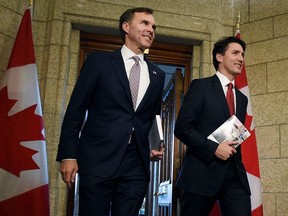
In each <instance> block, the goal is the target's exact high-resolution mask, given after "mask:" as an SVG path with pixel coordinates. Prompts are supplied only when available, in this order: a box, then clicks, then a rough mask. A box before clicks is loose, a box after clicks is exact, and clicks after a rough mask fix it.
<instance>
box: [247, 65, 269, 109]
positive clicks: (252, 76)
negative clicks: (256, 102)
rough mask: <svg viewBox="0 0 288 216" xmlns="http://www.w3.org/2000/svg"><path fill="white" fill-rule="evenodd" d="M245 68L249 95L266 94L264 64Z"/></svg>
mask: <svg viewBox="0 0 288 216" xmlns="http://www.w3.org/2000/svg"><path fill="white" fill-rule="evenodd" d="M245 68H246V75H247V82H248V87H249V91H250V95H256V94H265V93H267V72H266V71H267V66H266V64H258V65H251V66H247V67H245ZM252 110H253V104H252Z"/></svg>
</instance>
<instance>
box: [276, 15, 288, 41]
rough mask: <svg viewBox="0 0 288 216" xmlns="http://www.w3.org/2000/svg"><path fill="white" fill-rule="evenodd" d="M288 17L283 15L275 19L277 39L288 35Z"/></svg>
mask: <svg viewBox="0 0 288 216" xmlns="http://www.w3.org/2000/svg"><path fill="white" fill-rule="evenodd" d="M287 25H288V15H287V14H283V15H280V16H276V17H275V18H274V35H275V37H282V36H287V35H288V28H287Z"/></svg>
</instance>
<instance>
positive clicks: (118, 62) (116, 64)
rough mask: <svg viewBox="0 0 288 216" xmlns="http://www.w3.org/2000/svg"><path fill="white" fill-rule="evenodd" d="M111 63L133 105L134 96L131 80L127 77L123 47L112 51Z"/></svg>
mask: <svg viewBox="0 0 288 216" xmlns="http://www.w3.org/2000/svg"><path fill="white" fill-rule="evenodd" d="M111 64H112V65H113V68H114V72H115V73H116V75H117V77H118V78H119V80H120V83H121V85H122V86H123V89H124V91H125V93H126V95H127V97H128V99H129V101H131V105H132V107H133V102H132V96H131V93H130V87H129V80H128V77H127V73H126V69H125V65H124V61H123V58H122V55H121V49H118V50H115V51H114V52H112V53H111Z"/></svg>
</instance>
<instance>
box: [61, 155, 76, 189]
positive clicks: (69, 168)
mask: <svg viewBox="0 0 288 216" xmlns="http://www.w3.org/2000/svg"><path fill="white" fill-rule="evenodd" d="M59 172H60V173H61V176H62V180H63V181H64V182H65V183H66V184H67V186H68V187H69V188H71V186H72V183H74V182H75V177H76V173H77V172H78V164H77V161H76V160H74V159H71V160H70V159H67V160H63V161H61V164H60V167H59Z"/></svg>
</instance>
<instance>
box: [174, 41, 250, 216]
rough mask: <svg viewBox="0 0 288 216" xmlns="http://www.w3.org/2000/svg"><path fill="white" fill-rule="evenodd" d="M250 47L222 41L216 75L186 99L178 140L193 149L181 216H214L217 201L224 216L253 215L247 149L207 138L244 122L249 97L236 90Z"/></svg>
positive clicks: (184, 176) (197, 83) (185, 170)
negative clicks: (234, 118)
mask: <svg viewBox="0 0 288 216" xmlns="http://www.w3.org/2000/svg"><path fill="white" fill-rule="evenodd" d="M245 48H246V44H245V43H244V41H242V40H240V39H238V38H236V37H226V38H223V39H221V40H219V41H218V42H216V43H215V44H214V49H213V52H212V54H213V64H214V67H215V69H216V74H215V75H213V76H211V77H208V78H204V79H195V80H193V81H192V82H191V84H190V87H189V90H188V92H187V94H186V95H185V98H184V102H183V104H182V107H181V109H180V112H179V114H178V118H177V121H176V125H175V136H176V137H177V138H178V139H179V140H181V141H182V142H183V143H184V144H185V145H186V146H187V150H186V157H185V161H184V163H183V167H182V170H181V173H180V176H179V179H178V181H177V186H178V187H179V188H180V190H181V199H180V205H181V216H208V215H209V213H210V211H211V209H212V207H213V205H214V203H215V202H216V201H217V200H218V201H219V205H220V209H221V213H222V216H232V215H233V216H250V215H251V203H250V188H249V184H248V179H247V175H246V171H245V168H244V165H243V163H242V155H241V145H239V146H238V147H237V148H235V147H234V145H235V144H236V143H237V142H235V141H224V142H223V143H216V142H214V141H212V140H210V139H208V138H207V137H208V136H209V135H210V134H211V133H212V132H213V131H215V130H216V129H217V128H218V127H219V126H220V125H221V124H222V123H224V122H225V121H226V120H227V119H228V118H229V117H230V116H231V115H233V114H235V115H236V116H237V117H238V119H239V120H240V121H241V122H242V123H243V124H244V121H245V115H246V109H247V103H248V99H247V97H246V96H245V95H244V94H242V93H241V92H240V91H239V90H238V89H236V88H235V78H236V76H237V75H239V74H241V70H242V67H243V64H244V52H245ZM229 86H230V88H229ZM228 95H230V96H231V100H230V102H228V98H227V96H228ZM226 99H227V100H226ZM228 104H231V106H229V105H228Z"/></svg>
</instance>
